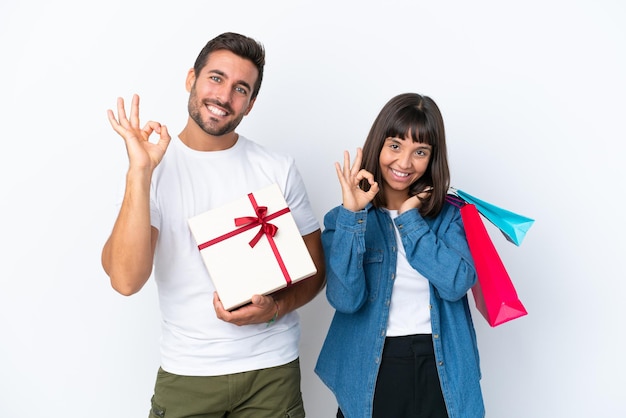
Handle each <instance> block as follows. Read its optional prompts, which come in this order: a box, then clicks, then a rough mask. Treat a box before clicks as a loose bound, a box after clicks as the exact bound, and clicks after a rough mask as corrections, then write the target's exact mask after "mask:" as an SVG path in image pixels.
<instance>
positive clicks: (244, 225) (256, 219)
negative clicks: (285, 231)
mask: <svg viewBox="0 0 626 418" xmlns="http://www.w3.org/2000/svg"><path fill="white" fill-rule="evenodd" d="M248 198H249V199H250V203H252V207H253V208H254V213H255V214H256V216H243V217H240V218H235V226H239V227H240V228H238V229H235V230H233V231H230V232H228V233H226V234H224V235H221V236H219V237H217V238H214V239H212V240H210V241H207V242H205V243H203V244H200V245H198V248H199V249H200V250H203V249H205V248H207V247H210V246H211V245H213V244H217V243H218V242H221V241H224V240H226V239H228V238H231V237H234V236H235V235H239V234H241V233H242V232H245V231H248V230H250V229H252V228H254V227H256V226H260V227H261V228H259V232H257V234H256V235H255V236H254V238H252V240H250V242H249V243H248V244H249V245H250V247H252V248H254V246H255V245H256V244H257V243H258V242H259V240H260V239H261V237H263V235H265V236H266V237H267V240H268V242H269V244H270V247H271V248H272V252H273V253H274V257H276V261H277V262H278V265H279V266H280V270H281V271H282V272H283V276H285V281H286V282H287V285H289V284H291V277H290V276H289V272H288V271H287V267H285V263H284V262H283V259H282V257H281V256H280V252H279V251H278V247H276V243H275V242H274V235H276V232H277V231H278V227H277V226H276V225H274V224H271V223H269V221H271V220H272V219H275V218H278V217H279V216H281V215H284V214H286V213H288V212H289V208H288V207H286V208H284V209H281V210H279V211H278V212H274V213H272V214H270V215H268V214H267V206H258V205H257V202H256V199H255V198H254V195H253V194H252V193H249V194H248Z"/></svg>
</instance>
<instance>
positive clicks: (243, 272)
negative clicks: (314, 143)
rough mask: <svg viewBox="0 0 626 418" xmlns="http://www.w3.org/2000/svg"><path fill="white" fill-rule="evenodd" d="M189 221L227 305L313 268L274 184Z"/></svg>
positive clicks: (307, 274)
mask: <svg viewBox="0 0 626 418" xmlns="http://www.w3.org/2000/svg"><path fill="white" fill-rule="evenodd" d="M188 223H189V228H190V230H191V233H192V235H193V237H194V239H195V241H196V243H197V244H198V249H199V250H200V255H201V256H202V260H203V261H204V264H205V265H206V268H207V270H208V272H209V275H210V276H211V280H212V281H213V284H214V286H215V288H216V290H217V293H218V295H219V297H220V299H221V301H222V304H223V305H224V309H226V310H233V309H236V308H238V307H240V306H242V305H245V304H246V303H249V302H250V300H251V298H252V296H253V295H256V294H262V295H267V294H270V293H273V292H275V291H277V290H280V289H283V288H285V287H287V286H290V285H292V284H294V283H297V282H299V281H301V280H304V279H306V278H307V277H311V276H312V275H314V274H315V273H316V272H317V269H316V268H315V264H314V263H313V260H312V259H311V255H310V254H309V251H308V249H307V247H306V245H305V243H304V240H303V238H302V236H301V235H300V231H299V230H298V227H297V225H296V222H295V220H294V219H293V216H292V214H291V212H290V210H289V207H288V206H287V202H286V201H285V198H284V197H283V194H282V192H281V191H280V188H279V187H278V185H276V184H273V185H271V186H269V187H266V188H263V189H261V190H258V191H255V192H252V193H249V194H248V195H247V196H242V197H241V198H239V199H237V200H235V201H232V202H231V203H229V204H226V205H224V206H221V207H218V208H215V209H211V210H209V211H207V212H204V213H202V214H199V215H197V216H194V217H192V218H190V219H189V220H188Z"/></svg>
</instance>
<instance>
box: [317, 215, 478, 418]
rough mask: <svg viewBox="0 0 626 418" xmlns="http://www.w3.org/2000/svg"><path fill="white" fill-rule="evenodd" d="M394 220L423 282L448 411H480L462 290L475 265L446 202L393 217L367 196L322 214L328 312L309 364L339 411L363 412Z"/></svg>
mask: <svg viewBox="0 0 626 418" xmlns="http://www.w3.org/2000/svg"><path fill="white" fill-rule="evenodd" d="M392 222H395V223H396V226H397V227H398V230H399V231H400V236H401V238H402V244H403V245H404V248H405V252H406V255H407V259H408V261H409V263H410V264H411V266H412V267H413V268H414V269H416V270H417V271H419V272H420V273H421V274H422V275H423V276H424V277H426V278H427V279H428V280H429V282H430V313H431V322H432V338H433V344H434V349H435V357H436V362H437V370H438V373H439V379H440V381H441V389H442V391H443V396H444V399H445V402H446V407H447V409H448V415H449V417H450V418H481V417H484V414H485V412H484V405H483V398H482V393H481V389H480V377H481V376H480V365H479V358H478V347H477V344H476V334H475V331H474V325H473V323H472V317H471V314H470V309H469V305H468V300H467V292H468V290H469V289H470V288H471V287H472V285H474V283H475V282H476V271H475V270H474V265H473V260H472V258H471V254H470V252H469V248H468V246H467V241H466V239H465V231H464V229H463V222H462V220H461V216H460V213H459V209H458V208H457V207H455V206H452V205H450V204H448V203H446V204H445V206H444V208H443V210H442V211H441V213H440V214H439V216H437V217H436V218H434V219H429V218H422V216H421V215H420V214H419V212H418V210H417V209H414V210H409V211H407V212H404V213H402V214H401V215H399V216H398V217H397V218H396V219H395V221H394V220H392V219H391V217H390V215H389V213H388V212H387V211H386V210H385V209H376V208H374V207H373V206H372V205H371V204H370V205H368V207H366V208H365V209H364V210H362V211H359V212H351V211H349V210H347V209H345V208H343V207H342V206H338V207H336V208H334V209H332V210H331V211H330V212H328V213H327V214H326V216H325V217H324V226H325V229H324V231H323V233H322V243H323V245H324V251H325V257H326V274H327V287H326V296H327V298H328V301H329V302H330V304H331V305H332V306H333V308H335V311H336V312H335V314H334V317H333V320H332V323H331V325H330V329H329V331H328V335H327V336H326V340H325V341H324V345H323V347H322V350H321V353H320V356H319V358H318V360H317V364H316V367H315V372H316V373H317V375H318V376H319V377H320V378H321V380H322V381H323V382H324V384H325V385H326V386H328V387H329V388H330V390H331V391H332V392H333V393H334V395H335V397H336V399H337V402H338V404H339V407H340V408H341V410H342V412H343V413H344V415H345V416H346V418H370V417H371V416H372V403H373V398H374V388H375V385H376V377H377V374H378V367H379V365H380V361H381V355H382V351H383V344H384V342H385V335H386V328H387V319H388V316H389V306H390V301H391V291H392V288H393V282H394V278H395V274H396V257H397V254H398V251H397V244H396V237H395V232H394V228H393V224H392Z"/></svg>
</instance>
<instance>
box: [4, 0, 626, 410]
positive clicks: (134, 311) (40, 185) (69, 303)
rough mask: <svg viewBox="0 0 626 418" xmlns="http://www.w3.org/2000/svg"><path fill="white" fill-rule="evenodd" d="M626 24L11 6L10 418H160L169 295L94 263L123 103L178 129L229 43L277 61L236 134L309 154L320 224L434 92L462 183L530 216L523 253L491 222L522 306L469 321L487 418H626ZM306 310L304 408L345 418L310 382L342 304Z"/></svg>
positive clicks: (524, 14)
mask: <svg viewBox="0 0 626 418" xmlns="http://www.w3.org/2000/svg"><path fill="white" fill-rule="evenodd" d="M625 18H626V6H625V3H623V2H622V1H620V0H594V1H591V0H589V1H582V0H569V1H550V0H528V1H525V2H504V1H496V0H493V1H489V0H478V1H472V2H469V1H461V0H459V1H453V0H447V1H446V0H444V1H438V2H432V1H429V2H426V1H397V0H391V1H385V2H383V1H377V2H373V1H352V2H348V1H344V2H341V1H329V0H315V1H299V2H297V1H222V2H216V1H210V0H203V1H171V0H168V1H156V0H150V1H149V0H135V1H129V0H126V1H120V0H109V1H101V2H90V1H78V0H75V1H72V0H61V1H43V0H37V1H17V0H8V1H7V0H2V3H0V54H1V62H2V63H1V65H0V75H1V77H0V106H1V108H0V118H1V119H0V122H1V123H0V129H1V133H2V150H1V151H0V211H1V217H0V222H1V224H0V244H1V246H0V251H1V257H2V258H1V262H0V417H3V418H22V417H28V418H30V417H42V416H48V417H62V418H74V417H76V418H83V417H86V416H89V417H92V418H97V417H102V418H104V417H118V418H127V417H128V418H134V417H144V416H147V413H148V402H149V398H150V396H151V394H152V387H153V383H154V377H155V372H156V369H157V367H158V363H159V358H158V338H159V314H158V305H157V300H156V294H155V286H154V283H153V281H152V280H151V281H150V282H149V283H148V284H147V286H146V287H145V288H144V289H143V290H142V291H141V292H140V293H139V294H137V295H134V296H132V297H129V298H126V297H123V296H120V295H118V294H116V293H115V292H114V291H113V290H112V289H111V287H110V286H109V283H108V278H107V277H106V276H105V274H104V272H103V271H102V269H101V267H100V250H101V247H102V244H103V243H104V241H105V239H106V237H107V236H108V234H109V232H110V229H111V227H112V225H113V221H114V217H115V215H116V210H115V206H114V202H115V199H116V196H117V193H118V187H119V184H120V181H121V179H123V175H124V172H125V169H126V163H127V159H126V154H125V149H124V146H123V141H122V140H121V139H120V138H119V137H118V136H117V135H116V134H115V133H114V132H113V131H112V129H111V128H110V126H109V125H108V121H107V119H106V109H107V108H112V107H114V106H115V100H116V98H117V97H118V96H123V97H125V98H127V99H130V97H131V95H132V94H133V93H138V94H140V95H141V98H142V108H141V111H142V115H143V120H144V121H147V120H148V119H154V120H158V121H160V122H162V123H165V124H167V125H169V127H170V130H171V132H172V133H178V132H179V131H180V129H181V128H182V126H183V125H184V123H185V121H186V116H187V115H186V100H187V93H186V91H185V89H184V81H185V75H186V71H187V70H188V69H189V68H190V67H191V66H192V65H193V61H194V60H195V57H196V55H197V53H198V52H199V50H200V49H201V48H202V46H203V45H204V44H205V42H206V41H207V40H209V39H210V38H212V37H213V36H215V35H217V34H219V33H221V32H224V31H236V32H241V33H244V34H247V35H250V36H252V37H255V38H257V39H259V40H260V41H262V42H263V43H264V45H265V46H266V49H267V67H266V75H265V80H264V84H263V86H262V88H261V93H260V96H259V98H258V101H257V103H256V106H255V108H254V109H253V111H252V113H251V114H250V115H249V116H248V117H247V118H245V119H244V122H243V123H242V125H241V126H240V129H239V131H240V133H242V134H244V135H246V136H249V137H251V138H253V139H255V140H256V141H258V142H260V143H262V144H265V145H267V146H270V147H272V148H277V149H282V150H286V151H288V152H290V153H291V154H292V155H294V156H295V158H296V160H297V162H298V164H299V167H300V170H301V172H302V174H303V176H304V179H305V181H306V184H307V188H308V190H309V194H310V198H311V200H312V203H313V206H314V209H315V211H316V214H317V215H318V217H319V219H320V221H321V220H322V217H323V215H324V214H325V213H326V211H328V210H329V209H331V208H332V207H333V206H335V205H337V204H338V203H339V200H340V191H339V186H338V183H337V180H336V175H335V172H334V167H333V163H334V162H335V161H338V160H340V159H341V155H342V151H343V150H344V149H348V150H351V151H353V150H354V149H355V148H356V147H357V146H360V145H361V144H362V143H363V140H364V138H365V136H366V134H367V131H368V130H369V127H370V125H371V123H372V122H373V119H374V117H375V116H376V114H377V113H378V111H379V110H380V108H381V107H382V106H383V104H384V103H385V102H386V101H387V100H388V99H389V98H391V97H392V96H394V95H396V94H398V93H402V92H406V91H414V92H418V93H423V94H426V95H429V96H431V97H433V98H434V99H435V101H437V103H438V104H439V105H440V107H441V110H442V112H443V114H444V119H445V121H446V127H447V133H448V146H449V154H450V161H451V167H452V176H453V178H452V183H453V185H454V186H456V187H458V188H460V189H463V190H465V191H468V192H470V193H472V194H474V195H477V196H479V197H481V198H483V199H484V200H487V201H490V202H492V203H494V204H497V205H499V206H502V207H505V208H508V209H510V210H513V211H515V212H518V213H521V214H524V215H526V216H529V217H532V218H534V219H536V222H535V224H534V225H533V227H532V228H531V230H530V231H529V233H528V235H527V237H526V239H525V241H524V242H523V244H522V245H521V246H520V247H516V246H514V245H512V244H510V243H508V242H507V241H506V240H505V239H504V238H503V236H502V235H498V233H497V231H493V230H491V232H492V237H493V241H494V243H495V244H496V247H497V248H498V250H499V252H500V255H501V257H502V259H503V261H504V263H505V265H506V266H507V269H508V271H509V274H510V275H511V277H512V279H513V281H514V283H515V285H516V287H517V290H518V293H519V295H520V298H521V299H522V301H523V302H524V304H525V306H526V308H527V310H528V311H529V315H528V316H526V317H524V318H521V319H518V320H515V321H513V322H509V323H507V324H504V325H501V326H499V327H496V328H490V327H489V326H488V325H487V324H486V322H485V321H484V319H483V318H482V317H481V316H480V315H479V314H475V316H474V319H475V323H476V328H477V333H478V338H479V346H480V350H481V360H482V370H483V380H482V385H483V390H484V397H485V402H486V407H487V416H488V417H494V418H518V417H519V418H529V417H532V418H537V417H550V418H553V417H568V418H572V417H603V418H607V417H624V416H626V402H625V398H624V389H626V385H625V383H624V380H625V378H624V376H625V374H626V360H625V356H624V353H625V348H626V347H625V343H624V341H623V336H624V319H625V318H626V308H625V306H626V303H624V299H623V296H624V293H625V291H626V287H625V285H624V279H625V274H624V269H623V260H624V258H625V257H626V252H625V251H624V250H625V245H624V238H623V237H624V233H625V232H626V231H625V227H624V215H623V208H622V206H623V198H622V185H623V182H624V179H625V178H626V177H625V175H624V174H625V168H624V165H625V163H626V160H625V157H624V156H625V151H626V149H625V145H624V140H625V139H626V138H625V135H624V129H623V121H624V119H625V117H624V115H625V113H626V104H625V102H624V97H626V80H625V75H626V24H625V21H626V20H625ZM300 312H301V316H302V322H303V336H302V350H301V353H302V368H303V392H304V397H305V406H306V407H307V410H308V416H309V417H312V418H325V417H334V413H335V410H336V403H335V400H334V398H333V396H332V395H331V394H330V392H329V391H328V390H327V389H326V388H325V387H324V386H323V385H322V384H321V382H320V381H319V379H318V378H317V377H316V376H315V375H314V373H313V372H312V369H313V365H314V363H315V360H316V358H317V355H318V353H319V348H320V346H321V343H322V340H323V338H324V335H325V333H326V330H327V327H328V324H329V321H330V318H331V315H332V311H331V309H330V307H329V305H328V304H327V302H326V299H325V297H324V295H320V296H319V297H318V298H317V299H315V300H314V301H313V302H312V303H311V304H309V305H307V306H306V307H305V308H303V309H301V311H300Z"/></svg>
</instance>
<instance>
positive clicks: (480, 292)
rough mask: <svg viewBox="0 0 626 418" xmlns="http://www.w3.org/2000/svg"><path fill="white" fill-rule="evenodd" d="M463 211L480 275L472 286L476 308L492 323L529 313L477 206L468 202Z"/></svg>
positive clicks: (466, 233) (503, 321) (497, 323)
mask: <svg viewBox="0 0 626 418" xmlns="http://www.w3.org/2000/svg"><path fill="white" fill-rule="evenodd" d="M460 211H461V218H462V219H463V226H464V228H465V235H466V237H467V244H468V245H469V249H470V252H471V254H472V258H473V259H474V267H475V269H476V274H477V276H478V280H477V282H476V284H475V285H474V286H473V287H472V295H473V296H474V302H475V303H476V308H477V309H478V311H479V312H480V313H481V314H482V315H483V316H484V317H485V319H486V320H487V322H488V323H489V325H491V326H492V327H495V326H497V325H500V324H503V323H505V322H507V321H511V320H513V319H516V318H519V317H521V316H524V315H527V314H528V312H527V311H526V308H524V305H523V304H522V302H521V301H520V299H519V297H518V295H517V291H516V290H515V287H514V286H513V282H512V281H511V278H510V277H509V274H508V273H507V271H506V269H505V267H504V264H503V263H502V260H501V259H500V256H499V255H498V252H497V251H496V248H495V247H494V245H493V242H492V241H491V238H490V237H489V234H488V232H487V229H486V228H485V225H484V223H483V221H482V219H481V217H480V214H479V213H478V210H477V208H476V206H475V205H474V204H471V203H468V204H465V205H463V206H461V209H460Z"/></svg>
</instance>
